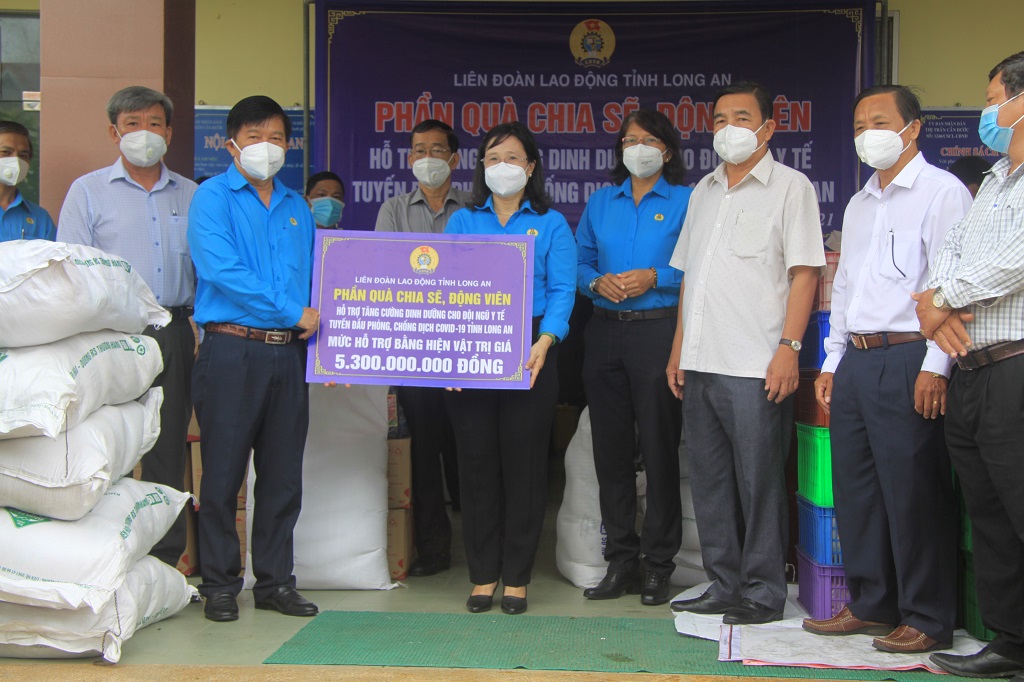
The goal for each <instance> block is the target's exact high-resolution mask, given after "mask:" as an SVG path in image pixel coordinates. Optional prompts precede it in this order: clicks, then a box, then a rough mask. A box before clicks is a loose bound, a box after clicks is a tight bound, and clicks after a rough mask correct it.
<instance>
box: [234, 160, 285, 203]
mask: <svg viewBox="0 0 1024 682" xmlns="http://www.w3.org/2000/svg"><path fill="white" fill-rule="evenodd" d="M227 176H228V187H230V188H231V189H233V190H234V191H236V192H237V191H239V190H242V189H245V188H246V187H248V188H249V191H251V192H252V193H253V195H254V196H256V197H257V198H259V191H258V190H257V189H256V188H255V187H254V186H253V185H252V183H251V182H249V181H248V180H246V179H245V176H244V175H242V171H240V170H238V165H237V164H236V163H235V162H234V161H232V162H231V165H230V166H228V170H227ZM283 195H284V185H282V184H281V181H280V180H279V179H278V178H277V176H276V175H275V176H274V188H273V189H272V190H271V192H270V209H271V210H273V208H274V207H275V206H277V204H278V203H279V202H280V201H281V198H282V196H283ZM261 202H262V200H261Z"/></svg>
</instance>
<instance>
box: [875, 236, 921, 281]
mask: <svg viewBox="0 0 1024 682" xmlns="http://www.w3.org/2000/svg"><path fill="white" fill-rule="evenodd" d="M919 249H920V241H919V240H918V238H917V235H915V234H913V233H910V232H892V231H890V232H889V233H887V234H886V235H885V246H884V247H883V248H882V252H881V253H880V254H879V258H878V274H880V275H881V276H882V277H885V278H886V279H892V280H904V279H908V278H910V277H911V276H914V275H915V273H916V271H917V265H916V260H917V258H916V255H917V253H916V252H917V251H918V250H919Z"/></svg>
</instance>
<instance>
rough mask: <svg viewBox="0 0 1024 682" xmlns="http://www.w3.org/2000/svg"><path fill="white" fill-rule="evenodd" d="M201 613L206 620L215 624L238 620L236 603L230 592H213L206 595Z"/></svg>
mask: <svg viewBox="0 0 1024 682" xmlns="http://www.w3.org/2000/svg"><path fill="white" fill-rule="evenodd" d="M203 613H204V614H205V615H206V620H212V621H215V622H217V623H224V622H227V621H229V620H238V602H237V601H235V595H233V594H231V593H230V592H214V593H213V594H211V595H207V597H206V606H204V607H203Z"/></svg>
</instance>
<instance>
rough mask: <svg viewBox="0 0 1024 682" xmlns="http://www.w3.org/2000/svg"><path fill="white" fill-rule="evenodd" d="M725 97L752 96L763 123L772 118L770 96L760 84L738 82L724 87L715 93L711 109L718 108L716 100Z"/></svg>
mask: <svg viewBox="0 0 1024 682" xmlns="http://www.w3.org/2000/svg"><path fill="white" fill-rule="evenodd" d="M726 95H753V96H754V99H756V100H757V106H758V107H759V108H760V109H761V118H762V119H763V120H765V121H767V120H768V119H770V118H772V117H773V111H774V109H773V108H772V95H771V93H770V92H768V90H767V88H765V87H764V86H763V85H761V84H760V83H756V82H754V81H739V82H737V83H733V84H731V85H726V86H725V87H724V88H722V89H721V90H719V91H718V92H716V93H715V101H714V103H713V104H712V109H714V108H715V107H717V106H718V100H720V99H722V98H723V97H725V96H726Z"/></svg>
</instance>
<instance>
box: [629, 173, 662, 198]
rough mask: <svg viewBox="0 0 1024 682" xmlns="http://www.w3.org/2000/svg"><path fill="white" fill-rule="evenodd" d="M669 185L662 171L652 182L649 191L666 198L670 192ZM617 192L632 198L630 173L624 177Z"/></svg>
mask: <svg viewBox="0 0 1024 682" xmlns="http://www.w3.org/2000/svg"><path fill="white" fill-rule="evenodd" d="M669 187H670V185H669V184H668V180H666V179H665V174H664V173H662V174H661V177H659V178H658V181H657V182H656V183H654V187H651V192H654V193H655V194H657V195H658V196H660V197H665V198H668V196H669V193H670V192H671V190H670V189H669ZM618 193H619V194H621V195H623V196H627V197H629V198H630V199H632V198H633V176H632V175H630V176H629V177H628V178H626V180H625V182H623V183H622V184H621V185H619V189H618Z"/></svg>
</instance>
